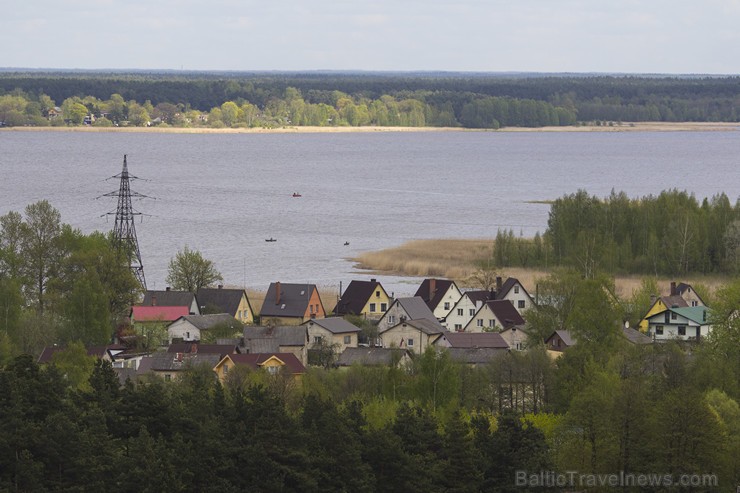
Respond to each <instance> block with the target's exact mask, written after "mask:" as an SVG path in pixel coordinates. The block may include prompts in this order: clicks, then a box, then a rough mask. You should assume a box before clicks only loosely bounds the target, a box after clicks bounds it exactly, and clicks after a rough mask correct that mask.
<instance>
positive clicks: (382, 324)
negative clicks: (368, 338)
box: [378, 303, 408, 332]
mask: <svg viewBox="0 0 740 493" xmlns="http://www.w3.org/2000/svg"><path fill="white" fill-rule="evenodd" d="M401 317H406V318H407V319H408V313H406V310H404V309H403V307H402V306H401V304H400V303H393V306H391V307H389V308H388V311H387V312H385V315H384V316H383V317H382V318H381V319H380V321H379V322H378V332H383V331H386V330H388V329H390V328H391V327H393V326H395V325H397V324H398V323H399V322H400V321H401Z"/></svg>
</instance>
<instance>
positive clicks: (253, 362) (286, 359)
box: [229, 353, 306, 375]
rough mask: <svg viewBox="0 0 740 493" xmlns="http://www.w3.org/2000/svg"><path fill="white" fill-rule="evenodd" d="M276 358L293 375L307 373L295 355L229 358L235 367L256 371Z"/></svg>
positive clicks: (233, 355)
mask: <svg viewBox="0 0 740 493" xmlns="http://www.w3.org/2000/svg"><path fill="white" fill-rule="evenodd" d="M273 356H274V357H276V358H277V359H279V360H280V361H282V362H283V363H285V366H286V367H287V368H288V369H289V370H290V373H292V374H293V375H295V374H298V373H306V367H305V366H303V364H302V363H301V362H300V360H298V358H296V356H295V355H294V354H293V353H249V354H230V355H229V358H230V359H231V361H233V362H234V364H235V365H244V366H249V367H251V368H253V369H255V370H257V369H259V368H261V367H262V365H263V364H264V363H265V361H267V360H268V359H270V358H272V357H273Z"/></svg>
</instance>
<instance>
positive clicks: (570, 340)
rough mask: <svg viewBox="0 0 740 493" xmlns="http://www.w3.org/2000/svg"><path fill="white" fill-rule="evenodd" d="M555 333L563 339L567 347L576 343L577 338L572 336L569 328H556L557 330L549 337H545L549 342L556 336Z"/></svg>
mask: <svg viewBox="0 0 740 493" xmlns="http://www.w3.org/2000/svg"><path fill="white" fill-rule="evenodd" d="M555 335H557V336H558V337H560V340H561V341H563V343H564V344H565V345H566V346H567V347H570V346H573V345H574V344H575V343H576V340H575V338H574V337H573V336H571V334H570V331H568V330H556V331H555V332H553V333H552V334H551V335H550V337H548V338H547V339H545V342H547V341H549V340H550V339H552V338H553V336H555Z"/></svg>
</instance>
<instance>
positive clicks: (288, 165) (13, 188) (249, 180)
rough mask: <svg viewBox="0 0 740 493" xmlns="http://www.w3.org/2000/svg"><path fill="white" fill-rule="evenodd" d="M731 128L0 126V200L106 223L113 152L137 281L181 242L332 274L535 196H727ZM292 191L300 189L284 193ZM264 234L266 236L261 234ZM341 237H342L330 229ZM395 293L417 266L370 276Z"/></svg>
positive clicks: (283, 276) (519, 228) (295, 276)
mask: <svg viewBox="0 0 740 493" xmlns="http://www.w3.org/2000/svg"><path fill="white" fill-rule="evenodd" d="M739 151H740V132H738V131H728V132H613V133H609V132H593V133H588V132H583V133H581V132H570V133H546V132H521V133H506V132H411V133H407V132H376V133H326V134H228V135H226V134H220V135H219V134H160V133H158V134H146V133H82V132H69V133H67V132H13V131H2V132H0V171H2V174H1V175H0V214H5V213H6V212H8V211H9V210H17V211H22V209H23V208H24V207H25V206H26V205H27V204H29V203H31V202H35V201H37V200H41V199H47V200H49V201H50V202H51V204H52V205H53V206H55V207H56V208H57V209H59V210H60V211H61V213H62V221H63V222H65V223H69V224H71V225H73V226H75V227H78V228H80V229H81V230H82V231H84V232H90V231H92V230H96V229H98V230H109V229H111V228H112V227H113V216H110V217H106V216H103V217H101V215H103V214H105V213H106V212H109V211H115V208H116V202H115V199H109V198H100V199H96V197H98V196H100V195H102V194H104V193H106V192H109V191H114V190H117V189H118V182H117V181H116V180H107V181H106V178H107V177H109V176H112V175H115V174H117V173H119V172H120V170H121V165H122V162H123V155H124V154H127V155H128V164H129V171H130V172H131V173H132V174H134V175H137V176H138V177H140V178H143V179H145V180H146V181H144V180H140V181H136V182H134V183H133V184H132V189H134V190H136V191H138V192H140V193H142V194H145V195H148V196H151V197H154V199H144V200H138V201H135V202H134V207H135V208H137V209H138V210H139V211H141V212H143V213H145V214H149V215H150V216H145V217H143V220H142V222H137V224H136V228H137V233H138V236H139V242H140V247H141V253H142V257H143V261H144V269H145V274H146V278H147V281H148V285H149V288H150V289H163V288H164V287H165V281H164V279H165V277H166V271H167V263H168V261H169V259H170V258H171V257H172V256H173V255H174V254H175V253H176V252H177V250H178V249H181V248H182V247H183V246H184V245H188V246H189V247H190V248H192V249H198V250H200V251H201V252H202V253H203V254H204V256H206V257H207V258H210V259H212V260H214V261H215V262H216V265H217V268H218V269H219V270H220V271H221V272H222V274H223V275H224V278H225V283H226V284H228V285H243V284H244V285H246V286H247V287H250V288H255V289H259V290H265V289H267V286H268V285H269V283H270V282H272V281H278V280H280V281H283V282H313V283H316V284H318V285H319V286H332V287H337V286H338V284H339V282H340V281H344V285H345V286H346V284H347V283H348V282H349V281H350V280H351V279H353V278H363V279H367V278H368V277H369V276H368V275H367V274H366V273H358V272H357V271H356V270H355V269H354V267H353V264H352V263H351V262H350V261H348V260H347V258H348V257H352V256H353V255H356V254H358V253H360V252H363V251H369V250H378V249H382V248H386V247H391V246H396V245H399V244H401V243H403V242H405V241H407V240H411V239H420V238H487V237H494V236H495V235H496V232H497V230H498V229H499V228H506V229H509V228H511V229H513V230H514V232H515V233H516V234H520V233H521V234H523V235H525V236H532V235H534V233H535V232H537V231H540V232H542V231H544V230H545V228H546V225H547V216H548V210H549V206H548V205H545V204H537V203H531V202H530V201H537V200H549V199H555V198H558V197H560V196H562V195H563V194H565V193H572V192H575V191H577V190H578V189H585V190H587V191H588V192H589V193H590V194H595V195H598V196H606V195H608V194H609V192H610V191H611V189H612V188H614V189H616V190H617V191H620V190H624V191H625V192H626V193H627V194H628V195H629V196H631V197H636V196H643V195H647V194H658V193H660V191H662V190H664V189H669V188H677V189H680V190H688V191H690V192H693V193H694V194H695V195H696V196H697V197H698V198H699V199H701V198H704V197H711V196H712V195H714V194H716V193H719V192H725V193H727V195H728V196H729V197H730V200H731V201H732V202H733V203H734V201H735V200H736V199H738V196H740V159H739V158H738V156H739V155H740V153H739ZM293 192H299V193H300V194H301V195H302V197H300V198H293V197H292V194H293ZM270 237H273V238H276V239H277V241H276V242H274V243H268V242H265V239H266V238H270ZM345 242H349V246H345V245H344V243H345ZM377 277H378V278H379V280H380V281H381V282H383V284H384V285H385V286H386V289H388V290H389V291H394V292H395V293H396V295H407V294H412V293H413V291H415V289H416V286H417V283H418V282H419V281H418V280H415V279H414V280H408V279H401V278H395V277H384V276H377Z"/></svg>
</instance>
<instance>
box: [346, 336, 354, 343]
mask: <svg viewBox="0 0 740 493" xmlns="http://www.w3.org/2000/svg"><path fill="white" fill-rule="evenodd" d="M344 343H345V344H352V336H344Z"/></svg>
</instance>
